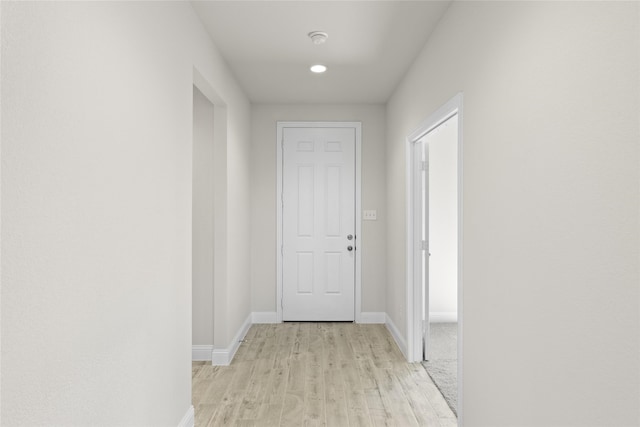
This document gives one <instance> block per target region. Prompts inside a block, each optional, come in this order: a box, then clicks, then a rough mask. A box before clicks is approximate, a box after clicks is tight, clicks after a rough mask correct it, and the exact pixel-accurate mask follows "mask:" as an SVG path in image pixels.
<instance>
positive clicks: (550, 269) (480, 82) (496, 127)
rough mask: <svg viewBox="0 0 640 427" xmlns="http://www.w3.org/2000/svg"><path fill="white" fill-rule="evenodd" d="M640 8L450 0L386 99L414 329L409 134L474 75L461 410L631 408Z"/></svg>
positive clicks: (393, 308) (397, 311) (589, 415)
mask: <svg viewBox="0 0 640 427" xmlns="http://www.w3.org/2000/svg"><path fill="white" fill-rule="evenodd" d="M639 7H640V5H639V4H638V3H635V2H628V3H622V2H563V3H555V2H454V3H453V4H452V6H451V7H450V9H449V10H448V12H447V14H446V15H445V16H444V17H443V19H442V20H441V22H440V23H439V26H438V28H437V29H436V30H435V32H434V33H433V34H432V36H431V39H430V40H429V41H428V42H427V44H426V45H425V48H424V49H423V51H422V53H421V54H420V56H419V57H418V58H417V59H416V62H415V63H414V65H413V66H412V68H411V69H410V70H409V72H408V73H407V75H406V77H405V79H404V80H403V82H402V83H401V84H400V86H399V87H398V88H397V90H396V92H395V93H394V95H393V96H392V98H391V99H390V101H389V103H388V107H387V111H388V128H387V130H388V132H387V135H388V137H387V142H388V147H387V163H386V166H387V167H386V172H387V206H388V209H387V227H388V228H387V242H388V258H389V264H388V281H389V287H388V291H387V312H388V313H389V315H390V316H391V318H392V320H393V322H394V323H395V324H396V325H397V326H398V327H400V328H402V331H401V332H402V333H405V334H406V306H405V290H406V285H405V281H406V277H405V270H406V267H405V265H406V250H405V248H406V237H405V234H406V232H405V230H406V228H405V226H406V220H405V218H406V200H405V199H406V191H405V180H406V170H405V167H406V165H405V138H406V136H407V135H408V134H409V133H410V132H411V131H412V130H413V129H414V128H416V127H417V126H418V125H419V124H420V122H421V121H422V120H424V119H425V118H426V117H427V116H428V115H429V114H431V113H432V112H433V111H435V110H436V109H437V108H438V107H439V106H441V105H442V104H444V103H445V102H446V101H447V100H448V99H450V98H451V97H452V96H454V95H455V94H456V93H457V92H460V91H462V92H464V126H463V129H464V135H463V137H464V149H463V150H464V153H463V174H464V178H463V202H464V203H463V218H462V221H463V232H464V234H463V239H464V248H463V256H464V264H463V283H464V300H463V302H464V306H463V313H464V318H463V323H464V325H463V330H464V350H463V358H464V361H463V363H464V394H463V398H464V400H463V403H462V406H463V408H462V409H463V416H464V422H465V425H466V426H493V427H497V426H514V425H517V426H551V425H554V426H558V425H562V426H602V425H610V426H631V425H637V424H638V402H639V398H640V396H639V390H638V389H639V384H640V375H639V366H640V364H639V360H638V354H639V353H640V348H639V345H638V340H639V337H640V330H639V325H640V322H639V295H638V283H639V281H640V278H639V270H640V265H639V260H640V257H639V253H638V251H639V247H640V242H639V236H640V230H639V224H638V217H639V215H640V212H639V196H640V195H639V191H638V190H639V189H638V183H639V180H640V176H639V170H640V168H639V167H638V166H639V145H638V141H639V140H640V129H639V108H640V105H639V104H640V102H639V93H640V81H639V77H638V76H640V67H639V62H640V58H639V55H640V31H639V22H640V19H639V18H640V11H639Z"/></svg>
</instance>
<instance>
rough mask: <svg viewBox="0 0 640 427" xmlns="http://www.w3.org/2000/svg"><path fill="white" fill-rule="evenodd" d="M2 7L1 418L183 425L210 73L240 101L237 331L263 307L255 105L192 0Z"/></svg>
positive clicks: (232, 140)
mask: <svg viewBox="0 0 640 427" xmlns="http://www.w3.org/2000/svg"><path fill="white" fill-rule="evenodd" d="M0 8H1V10H2V13H1V19H2V21H1V28H2V33H1V36H2V51H1V53H2V68H1V78H2V104H1V106H2V110H1V119H2V138H1V141H2V146H1V153H2V162H3V164H2V195H1V196H2V204H1V206H2V230H1V231H2V241H1V250H2V252H1V253H2V277H1V279H2V289H1V294H2V301H1V304H2V305H1V318H2V366H1V375H0V376H1V384H2V400H1V406H2V420H1V423H2V425H11V426H18V425H105V426H107V425H109V426H112V425H140V426H142V425H149V426H176V425H178V424H179V423H180V422H181V419H183V420H184V418H183V417H185V416H187V417H188V414H189V407H190V405H191V399H190V397H191V261H192V260H191V221H192V219H191V181H192V128H193V122H192V114H191V111H192V105H193V104H192V91H193V81H194V67H196V68H197V69H198V70H199V71H200V73H201V74H202V76H204V77H205V79H207V80H208V82H209V83H210V85H211V86H212V87H213V88H215V89H216V90H217V91H218V92H219V95H220V97H221V98H223V99H224V101H225V103H226V105H227V110H228V123H227V125H228V129H227V130H228V144H227V148H226V153H225V154H224V155H225V156H226V164H227V165H228V169H226V170H225V171H224V172H223V173H224V174H225V176H224V177H222V178H223V180H222V181H223V182H226V183H227V186H228V188H227V190H228V197H227V198H226V199H225V200H223V202H224V210H225V211H226V215H227V216H228V221H227V229H228V234H229V239H228V244H227V247H226V248H225V249H226V253H227V264H226V266H227V275H228V283H229V284H230V285H228V286H227V294H226V295H225V296H224V297H225V300H224V306H225V307H226V308H227V310H228V312H226V317H225V322H224V324H223V325H222V326H221V328H222V330H221V332H220V334H218V335H220V336H219V337H217V338H219V339H221V340H223V341H224V340H228V339H230V338H231V337H233V335H235V333H236V331H237V330H238V329H239V328H240V326H241V325H242V323H243V321H244V320H245V319H246V318H247V316H248V315H249V309H250V298H249V292H250V283H249V273H248V271H247V269H246V267H245V260H246V257H245V253H246V246H247V244H248V243H249V225H248V210H249V195H248V191H249V185H248V183H249V155H248V148H249V131H250V129H249V128H250V122H249V114H250V108H249V103H248V100H247V98H246V97H245V96H244V94H243V92H242V90H241V89H240V88H239V86H238V85H237V84H236V82H235V80H234V78H233V76H232V75H231V73H230V72H229V70H228V69H227V67H226V65H225V63H224V61H223V60H222V58H221V57H220V55H219V54H218V53H217V50H216V48H215V46H214V45H213V44H212V42H211V40H210V38H209V36H208V34H207V33H206V32H205V30H204V29H203V28H202V26H201V24H200V22H199V20H198V18H197V17H196V15H195V13H194V12H193V10H192V9H191V6H190V5H189V3H185V2H153V3H151V2H39V3H35V2H1V4H0ZM216 173H220V171H216ZM216 178H218V177H216ZM222 181H220V180H218V182H222ZM223 344H224V345H225V346H226V345H228V341H224V342H223Z"/></svg>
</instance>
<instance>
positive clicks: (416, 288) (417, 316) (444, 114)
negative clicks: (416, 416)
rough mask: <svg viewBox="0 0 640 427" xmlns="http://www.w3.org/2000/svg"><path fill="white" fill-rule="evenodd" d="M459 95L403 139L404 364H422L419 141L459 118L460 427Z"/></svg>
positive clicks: (460, 239) (460, 354) (460, 399)
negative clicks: (405, 214)
mask: <svg viewBox="0 0 640 427" xmlns="http://www.w3.org/2000/svg"><path fill="white" fill-rule="evenodd" d="M462 98H463V95H462V93H458V94H457V95H455V96H454V97H453V98H451V99H450V100H449V101H448V102H447V103H446V104H444V105H443V106H442V107H440V108H439V109H438V110H436V111H435V112H433V113H432V114H431V115H429V117H427V119H426V120H425V121H424V122H423V123H422V124H420V126H418V127H417V128H416V129H415V130H414V131H413V132H411V133H410V134H409V136H408V137H407V139H406V165H407V176H406V179H407V181H406V182H407V265H406V267H407V270H406V277H407V282H406V283H407V288H406V296H407V354H406V356H407V360H408V361H409V362H419V361H421V360H422V340H423V332H422V304H423V303H424V300H425V296H424V295H423V294H422V274H421V273H422V267H421V261H422V260H421V258H422V236H418V235H417V233H416V232H417V231H419V230H420V228H419V226H417V222H416V221H421V218H419V216H421V206H417V203H416V201H417V200H418V201H419V200H420V197H416V190H419V189H420V183H419V181H417V180H418V179H419V178H418V177H420V178H421V176H420V174H419V173H417V172H419V171H420V168H419V165H420V163H421V160H422V156H421V153H420V151H419V147H420V144H418V143H419V142H420V140H421V139H422V138H423V137H424V136H425V135H426V134H428V133H429V132H430V131H431V130H433V129H435V128H436V127H438V126H439V125H440V124H442V123H444V122H445V121H447V120H448V119H449V118H451V117H452V116H454V115H456V114H457V115H458V141H457V143H458V343H457V344H458V411H457V412H458V425H459V426H462V425H463V409H464V405H463V393H462V387H463V369H462V366H463V364H462V357H463V347H462V342H463V337H462V332H463V327H462V326H463V274H462V272H463V256H462V254H463V242H464V239H463V233H462V232H463V227H462V224H463V215H462V213H463V205H462V203H463V197H462V194H463V175H462V172H463V152H462V128H463V115H462Z"/></svg>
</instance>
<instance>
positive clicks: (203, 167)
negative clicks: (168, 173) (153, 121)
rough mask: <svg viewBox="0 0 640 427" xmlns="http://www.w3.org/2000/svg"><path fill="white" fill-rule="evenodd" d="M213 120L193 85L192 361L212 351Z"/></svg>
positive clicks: (206, 101)
mask: <svg viewBox="0 0 640 427" xmlns="http://www.w3.org/2000/svg"><path fill="white" fill-rule="evenodd" d="M214 117H215V108H214V105H213V103H211V101H209V99H207V97H206V96H205V95H204V94H203V93H202V92H201V91H200V90H199V89H198V88H197V87H196V86H193V151H192V187H191V191H192V198H191V209H192V210H191V221H192V222H191V224H192V236H191V283H192V288H191V289H192V292H191V298H192V299H191V307H192V309H191V316H192V323H191V324H192V327H191V337H192V359H193V360H211V351H212V349H213V325H214V320H213V283H214V280H213V274H214V269H213V260H214V244H213V240H214V238H213V236H214V212H213V200H214V186H213V185H214V167H213V162H214V155H213V142H214Z"/></svg>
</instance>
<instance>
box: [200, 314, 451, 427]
mask: <svg viewBox="0 0 640 427" xmlns="http://www.w3.org/2000/svg"><path fill="white" fill-rule="evenodd" d="M192 378H193V382H192V389H193V405H194V407H195V417H196V420H195V421H196V423H195V425H196V427H207V426H337V427H342V426H345V427H346V426H402V427H405V426H434V427H454V426H456V425H457V421H456V418H455V416H454V414H453V413H452V412H451V409H449V406H447V403H446V402H445V400H444V399H443V397H442V395H441V394H440V392H439V391H438V389H437V388H436V387H435V385H434V384H433V382H432V381H431V379H430V378H429V376H428V375H427V372H426V371H425V370H424V368H423V367H422V366H421V365H420V364H419V363H414V364H409V363H407V362H406V361H405V360H404V357H403V356H402V354H401V353H400V350H399V349H398V347H397V346H396V344H395V342H394V341H393V338H392V337H391V335H390V334H389V332H388V331H387V329H386V328H385V327H384V325H361V324H353V323H279V324H270V325H253V326H252V327H251V329H250V330H249V332H248V333H247V336H246V338H245V342H243V343H242V345H241V346H240V348H239V349H238V352H237V353H236V356H235V358H234V360H233V362H232V364H231V365H230V366H211V365H210V364H204V363H198V362H194V364H193V375H192Z"/></svg>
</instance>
